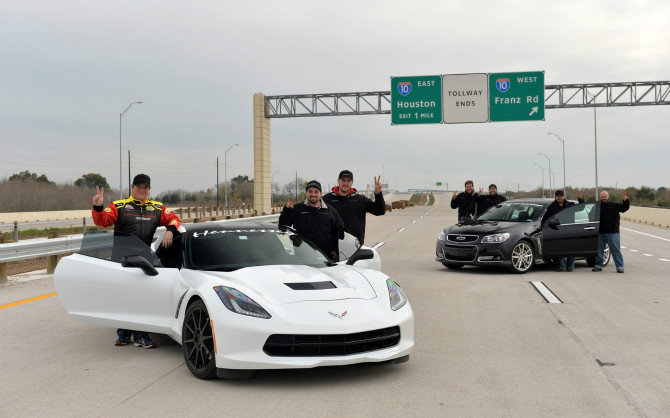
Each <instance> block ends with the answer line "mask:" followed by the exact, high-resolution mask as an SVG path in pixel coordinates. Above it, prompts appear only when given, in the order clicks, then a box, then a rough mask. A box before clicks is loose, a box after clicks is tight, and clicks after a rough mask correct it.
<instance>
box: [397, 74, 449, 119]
mask: <svg viewBox="0 0 670 418" xmlns="http://www.w3.org/2000/svg"><path fill="white" fill-rule="evenodd" d="M418 123H442V76H439V75H428V76H413V77H391V124H392V125H404V124H418Z"/></svg>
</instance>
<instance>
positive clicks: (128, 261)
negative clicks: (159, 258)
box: [121, 255, 158, 276]
mask: <svg viewBox="0 0 670 418" xmlns="http://www.w3.org/2000/svg"><path fill="white" fill-rule="evenodd" d="M121 265H122V266H123V267H138V268H141V269H142V271H143V272H144V274H146V275H147V276H157V275H158V270H156V268H155V267H154V266H152V265H151V263H149V262H148V261H147V259H146V258H144V257H142V256H141V255H125V256H123V257H122V258H121Z"/></svg>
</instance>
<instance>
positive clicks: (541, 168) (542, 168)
mask: <svg viewBox="0 0 670 418" xmlns="http://www.w3.org/2000/svg"><path fill="white" fill-rule="evenodd" d="M535 165H536V166H538V167H540V170H542V182H541V184H542V197H544V167H542V166H541V165H540V164H537V163H536V164H535Z"/></svg>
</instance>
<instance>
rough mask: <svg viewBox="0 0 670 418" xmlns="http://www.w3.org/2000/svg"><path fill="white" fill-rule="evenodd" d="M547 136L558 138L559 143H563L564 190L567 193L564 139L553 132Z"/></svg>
mask: <svg viewBox="0 0 670 418" xmlns="http://www.w3.org/2000/svg"><path fill="white" fill-rule="evenodd" d="M547 135H554V136H555V137H556V138H558V140H559V141H561V144H563V190H564V191H565V141H564V140H563V138H561V137H560V136H558V134H555V133H553V132H548V133H547Z"/></svg>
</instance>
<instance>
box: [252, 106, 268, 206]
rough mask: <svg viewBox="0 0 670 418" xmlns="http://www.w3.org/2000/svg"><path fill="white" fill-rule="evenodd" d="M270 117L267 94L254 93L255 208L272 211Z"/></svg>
mask: <svg viewBox="0 0 670 418" xmlns="http://www.w3.org/2000/svg"><path fill="white" fill-rule="evenodd" d="M270 156H271V155H270V119H269V118H266V117H265V96H264V95H263V94H261V93H256V94H254V210H255V212H256V213H258V215H263V214H265V215H269V214H270V213H271V207H272V206H271V205H272V203H271V201H270V196H271V195H270V193H271V188H272V184H271V183H272V174H271V173H272V167H271V165H270V164H271V159H270Z"/></svg>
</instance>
